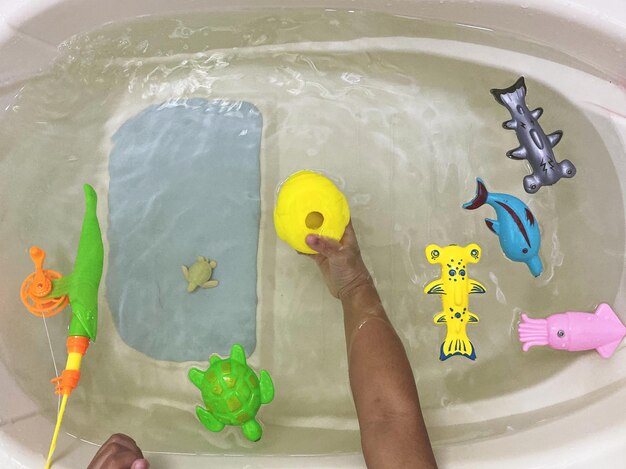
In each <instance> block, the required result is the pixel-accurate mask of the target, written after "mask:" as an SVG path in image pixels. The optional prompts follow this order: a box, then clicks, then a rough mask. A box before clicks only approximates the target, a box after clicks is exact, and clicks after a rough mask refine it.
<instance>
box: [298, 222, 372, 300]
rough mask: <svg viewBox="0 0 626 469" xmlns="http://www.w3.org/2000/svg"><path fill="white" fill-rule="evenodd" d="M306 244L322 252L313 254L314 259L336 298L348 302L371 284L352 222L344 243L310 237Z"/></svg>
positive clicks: (314, 236) (343, 240) (319, 237)
mask: <svg viewBox="0 0 626 469" xmlns="http://www.w3.org/2000/svg"><path fill="white" fill-rule="evenodd" d="M306 243H307V245H308V246H309V247H310V248H311V249H315V250H316V251H317V252H318V254H312V255H311V258H312V259H314V260H315V262H316V263H317V265H318V266H319V268H320V270H321V271H322V274H323V275H324V280H325V281H326V285H328V289H329V290H330V293H331V294H332V295H333V296H334V297H336V298H339V299H344V298H346V297H348V296H349V295H350V294H351V293H352V292H354V291H356V290H357V289H358V288H359V287H361V286H363V285H368V284H371V282H372V280H371V277H370V274H369V272H368V271H367V268H366V267H365V264H364V263H363V259H361V251H360V250H359V244H358V243H357V240H356V235H355V234H354V229H353V228H352V222H350V223H348V226H347V227H346V231H345V233H344V235H343V238H342V239H341V242H339V241H335V240H334V239H331V238H325V237H323V236H317V235H309V236H307V237H306Z"/></svg>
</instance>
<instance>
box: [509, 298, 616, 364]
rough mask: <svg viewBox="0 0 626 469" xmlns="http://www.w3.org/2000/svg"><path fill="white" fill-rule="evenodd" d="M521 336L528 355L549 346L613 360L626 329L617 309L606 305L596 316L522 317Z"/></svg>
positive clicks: (573, 314) (582, 314)
mask: <svg viewBox="0 0 626 469" xmlns="http://www.w3.org/2000/svg"><path fill="white" fill-rule="evenodd" d="M518 333H519V340H520V342H522V343H523V344H524V345H523V349H524V352H527V351H528V349H529V348H530V347H532V346H534V345H547V346H549V347H551V348H553V349H556V350H567V351H568V352H578V351H581V350H591V349H596V350H597V352H598V353H599V354H600V355H601V356H602V358H610V357H611V355H613V353H614V352H615V349H617V346H618V345H619V344H620V342H621V341H622V339H623V338H624V336H625V335H626V327H624V325H623V324H622V322H621V321H620V320H619V318H618V317H617V315H616V314H615V312H614V311H613V309H612V308H611V307H610V306H609V305H607V304H606V303H602V304H601V305H600V306H598V308H597V309H596V312H595V313H579V312H568V313H560V314H553V315H552V316H548V317H547V318H545V319H533V318H529V317H528V316H527V315H525V314H522V321H521V322H520V323H519V326H518Z"/></svg>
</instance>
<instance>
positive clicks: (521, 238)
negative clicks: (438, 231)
mask: <svg viewBox="0 0 626 469" xmlns="http://www.w3.org/2000/svg"><path fill="white" fill-rule="evenodd" d="M476 184H477V186H476V197H474V198H473V199H472V200H471V201H470V202H468V203H466V204H463V208H465V209H467V210H475V209H477V208H478V207H482V206H483V205H484V204H488V205H491V206H492V207H493V208H494V210H495V211H496V215H497V217H498V219H497V220H491V219H489V218H485V223H486V224H487V228H489V229H490V230H491V231H493V232H494V233H495V234H497V235H498V238H499V239H500V246H501V247H502V251H503V252H504V255H505V256H506V257H508V258H509V259H511V260H512V261H516V262H524V263H526V265H527V266H528V268H529V269H530V272H531V273H532V274H533V275H534V276H535V277H538V276H539V275H540V274H541V272H543V265H542V264H541V259H540V258H539V247H540V245H541V235H540V234H539V225H538V223H537V220H536V219H535V216H534V215H533V214H532V212H531V211H530V209H529V208H528V206H527V205H526V204H525V203H524V202H522V201H521V200H519V199H518V198H517V197H513V196H512V195H508V194H497V193H495V192H494V193H489V191H488V190H487V188H486V187H485V184H484V183H483V181H482V179H480V178H476Z"/></svg>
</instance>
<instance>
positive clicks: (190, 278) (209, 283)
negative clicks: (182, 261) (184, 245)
mask: <svg viewBox="0 0 626 469" xmlns="http://www.w3.org/2000/svg"><path fill="white" fill-rule="evenodd" d="M216 267H217V262H216V261H209V260H208V259H207V258H206V257H203V256H198V258H197V259H196V262H194V264H193V265H192V266H191V267H189V268H187V266H185V265H184V266H183V267H182V269H183V275H184V276H185V280H187V282H188V283H189V285H188V286H187V291H188V292H189V293H191V292H192V291H194V290H195V289H196V288H198V287H200V288H215V287H217V286H218V285H219V282H218V281H217V280H211V275H213V269H215V268H216Z"/></svg>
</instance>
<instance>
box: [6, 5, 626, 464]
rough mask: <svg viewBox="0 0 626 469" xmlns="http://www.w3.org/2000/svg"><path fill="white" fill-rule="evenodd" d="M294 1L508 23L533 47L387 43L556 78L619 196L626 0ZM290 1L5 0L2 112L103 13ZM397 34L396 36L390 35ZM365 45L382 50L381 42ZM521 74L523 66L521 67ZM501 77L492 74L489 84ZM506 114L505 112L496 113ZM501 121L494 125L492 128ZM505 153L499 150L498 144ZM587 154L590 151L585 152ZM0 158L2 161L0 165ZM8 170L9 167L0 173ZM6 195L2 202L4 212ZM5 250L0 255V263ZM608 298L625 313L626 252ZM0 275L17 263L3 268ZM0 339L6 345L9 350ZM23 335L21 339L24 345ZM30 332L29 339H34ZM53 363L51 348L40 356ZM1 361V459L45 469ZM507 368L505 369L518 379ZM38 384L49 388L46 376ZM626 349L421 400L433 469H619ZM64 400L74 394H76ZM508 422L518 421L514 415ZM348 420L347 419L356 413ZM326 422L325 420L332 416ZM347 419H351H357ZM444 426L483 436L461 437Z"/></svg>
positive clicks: (217, 459)
mask: <svg viewBox="0 0 626 469" xmlns="http://www.w3.org/2000/svg"><path fill="white" fill-rule="evenodd" d="M298 5H299V6H305V7H308V8H336V9H355V10H369V11H372V12H380V13H387V14H395V15H404V16H408V17H418V18H427V19H433V20H441V21H445V22H451V23H458V24H463V25H468V26H469V27H478V28H487V29H496V30H499V31H504V32H509V33H511V34H512V35H514V36H518V37H521V38H523V39H525V40H528V41H530V42H534V43H536V44H537V45H536V46H534V49H533V52H532V53H526V52H527V51H526V50H522V51H508V50H505V49H499V48H495V47H491V46H489V45H486V44H473V43H451V42H450V41H447V40H443V39H423V40H419V39H415V38H411V40H404V39H403V38H396V39H395V40H394V39H390V40H388V41H386V42H385V44H386V45H385V46H383V47H392V48H393V50H399V51H409V52H412V51H427V52H429V53H431V54H435V55H441V56H444V57H455V58H468V57H471V59H470V61H472V62H475V63H479V64H484V65H487V66H490V67H494V68H501V69H505V70H507V71H510V73H511V74H512V75H521V74H526V75H527V76H531V77H532V79H534V80H535V81H537V82H541V83H551V84H554V83H559V89H560V92H561V93H562V94H563V95H564V96H565V98H566V99H567V100H569V101H570V102H572V103H573V104H574V105H575V106H576V107H577V108H578V109H579V110H580V111H581V112H582V113H583V114H584V115H585V117H586V118H587V119H588V120H589V121H590V122H591V123H592V124H593V126H594V127H595V131H596V132H597V133H598V134H599V135H600V137H601V138H602V139H603V141H604V144H605V146H606V148H607V150H608V152H609V153H610V155H611V158H612V160H613V164H614V165H615V168H616V170H617V172H618V176H619V180H620V184H621V188H622V197H623V198H624V199H625V200H626V163H625V162H626V158H625V155H624V152H625V148H626V8H625V7H624V2H623V0H571V1H566V0H544V1H542V0H523V1H521V2H520V1H518V0H499V1H495V0H491V1H478V0H476V1H474V0H464V1H461V0H459V1H446V0H442V1H439V0H423V1H419V0H391V1H387V2H383V1H382V0H380V1H376V0H352V1H341V0H335V1H333V0H312V1H307V0H301V1H300V2H298ZM278 7H282V8H295V7H296V2H290V1H281V0H273V1H268V0H214V1H212V2H203V1H198V0H180V1H176V2H175V1H172V0H133V1H131V2H129V1H123V0H109V1H107V2H102V1H96V0H82V1H70V0H67V1H63V0H57V1H55V0H20V1H15V0H0V109H2V110H4V109H5V108H7V107H8V106H9V105H10V104H11V102H12V99H13V96H14V95H15V94H16V93H17V91H18V90H19V88H20V87H21V83H22V81H23V80H25V79H28V78H29V77H31V76H33V75H34V74H36V73H37V72H38V71H39V70H42V69H44V68H46V67H47V65H48V64H49V63H50V61H51V60H53V59H54V58H55V57H56V56H57V54H58V51H57V45H58V44H60V43H61V42H62V41H64V40H65V39H67V38H68V37H70V36H72V35H74V34H76V33H79V32H84V31H88V30H91V29H94V28H96V27H98V26H100V25H102V24H103V23H106V22H110V21H115V20H120V19H124V18H129V17H133V16H139V15H151V14H157V15H163V14H173V13H180V12H192V11H232V10H235V11H236V10H245V9H259V10H261V9H271V8H278ZM389 44H391V46H390V45H389ZM360 47H362V48H365V49H367V48H368V47H379V46H377V45H376V38H369V39H364V40H363V41H362V42H361V43H360ZM529 70H530V71H531V72H530V73H529ZM495 85H498V84H494V86H495ZM504 119H505V115H504V114H503V117H502V120H504ZM497 131H499V129H494V132H497ZM504 150H506V149H503V151H504ZM589 158H593V155H589ZM0 163H1V162H0ZM0 175H2V177H3V178H4V177H7V175H4V174H2V173H1V172H0ZM3 211H4V205H3V202H2V200H0V221H1V222H2V223H5V221H3V220H4V219H3V218H2V215H3V213H4V212H3ZM5 259H6V258H4V257H0V260H5ZM624 266H625V268H624V271H623V272H622V276H621V279H620V280H619V293H618V295H617V297H616V298H599V299H598V300H599V301H600V300H604V301H609V302H612V304H613V306H614V307H615V310H616V311H618V314H620V317H621V318H622V319H624V318H626V276H624V273H626V262H625V263H624ZM0 268H1V269H2V270H1V271H2V275H3V276H9V275H13V272H12V270H11V269H14V267H13V266H12V265H5V264H3V265H1V266H0ZM0 288H1V289H0V318H1V320H2V323H0V327H3V326H2V324H4V321H8V320H9V319H8V318H9V316H11V315H16V314H23V313H22V312H21V311H20V305H19V302H18V301H17V296H16V294H15V293H16V292H14V291H9V290H7V289H5V288H2V287H0ZM1 338H2V336H1V335H0V348H1V347H2V346H3V344H2V340H1ZM28 339H29V337H25V339H24V343H25V345H24V349H25V350H24V353H25V354H28V353H31V352H29V351H28V348H29V347H28V345H26V344H27V342H28ZM31 339H32V338H31ZM46 359H47V357H46ZM9 368H10V367H9V366H7V364H3V363H2V362H0V467H2V468H20V467H29V468H30V467H41V466H43V463H44V456H43V455H44V454H45V453H46V452H47V444H48V441H49V437H50V435H51V434H52V430H53V422H51V421H50V420H49V419H48V418H46V417H44V416H43V415H42V414H41V413H40V411H39V408H38V405H37V404H36V403H35V402H34V401H33V399H31V397H30V396H29V395H28V394H27V393H25V392H24V391H23V390H22V388H21V387H20V386H19V385H18V384H17V379H16V378H15V376H14V375H13V374H12V373H11V372H9ZM514 373H515V371H514V370H512V375H514ZM40 378H41V379H42V386H45V381H44V380H43V377H40ZM625 399H626V347H624V346H623V345H622V346H621V347H620V349H619V350H618V351H617V352H616V354H615V356H614V357H613V358H612V359H611V360H610V361H603V360H602V359H600V358H599V357H598V356H596V355H595V354H594V353H588V354H585V355H583V356H581V357H578V358H577V360H576V363H575V366H568V367H565V368H563V370H562V371H561V372H558V373H555V374H554V375H552V376H551V377H549V378H546V379H543V380H541V381H539V382H538V383H536V384H534V385H533V386H531V387H527V388H522V389H519V390H517V391H515V392H510V393H505V394H502V395H498V396H494V397H492V398H490V399H485V400H475V401H472V402H471V403H465V404H460V405H456V406H452V407H443V408H440V409H431V410H427V411H426V413H425V418H426V420H427V424H428V425H429V427H430V428H434V429H439V430H435V433H436V434H438V435H439V437H438V439H437V440H438V441H436V443H435V452H436V455H437V459H438V461H439V463H440V467H451V468H481V469H483V468H484V469H488V468H502V467H507V468H524V469H525V468H530V467H545V468H557V467H558V468H591V467H593V468H596V467H597V468H624V467H626V443H625V441H626V406H624V404H623V403H624V400H625ZM70 405H71V404H70ZM485 422H486V424H487V425H492V426H493V427H494V428H498V429H499V431H496V432H495V434H497V436H496V437H485V438H480V437H479V436H480V432H481V431H482V430H481V429H482V428H484V427H481V426H479V425H477V423H480V424H481V425H485ZM511 422H513V423H512V424H511ZM351 425H352V427H353V425H354V422H352V424H351ZM330 426H331V427H332V424H331V425H330ZM352 427H351V428H352ZM449 427H454V429H453V430H454V431H453V432H452V434H454V435H457V434H459V433H462V432H467V433H468V434H474V433H478V435H477V437H475V438H469V439H467V440H459V439H458V438H455V437H451V438H448V439H447V438H446V435H448V433H447V429H448V428H449ZM95 449H96V448H95V447H94V446H93V445H92V444H88V443H86V442H83V441H81V440H80V439H76V438H73V437H71V436H69V435H67V434H64V433H63V432H62V434H61V436H60V440H59V444H58V447H57V451H56V457H57V461H58V462H57V463H55V465H54V467H57V468H59V469H61V468H77V467H85V466H86V464H87V462H88V461H89V460H90V458H91V457H92V456H93V454H94V452H95ZM148 457H149V459H150V460H151V462H152V464H153V465H152V467H154V468H161V467H162V468H203V467H221V468H230V467H232V468H235V467H246V468H305V467H310V468H321V467H337V468H357V467H364V464H363V458H362V456H361V455H360V454H355V453H354V452H353V451H351V450H349V451H346V452H343V453H342V452H338V453H337V454H331V455H323V456H319V455H315V456H314V455H307V454H306V453H304V454H302V453H301V454H298V455H289V453H288V452H287V453H285V454H280V455H275V456H269V455H265V456H262V457H261V456H258V457H253V456H228V457H226V456H199V455H193V456H192V455H183V454H160V453H151V454H149V455H148Z"/></svg>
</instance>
